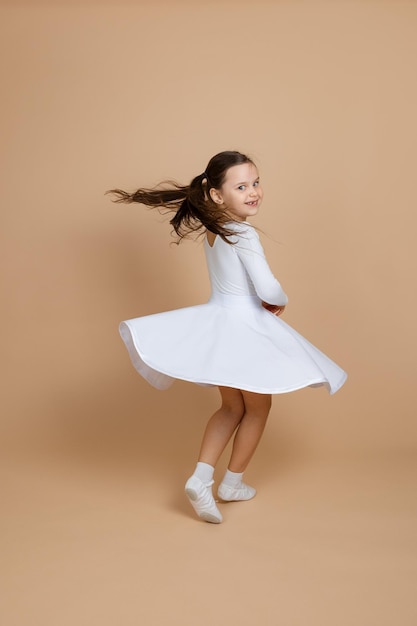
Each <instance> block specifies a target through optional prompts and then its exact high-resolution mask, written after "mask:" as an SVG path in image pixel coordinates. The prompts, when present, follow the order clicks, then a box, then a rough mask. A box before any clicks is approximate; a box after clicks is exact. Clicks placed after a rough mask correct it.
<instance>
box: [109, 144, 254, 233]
mask: <svg viewBox="0 0 417 626" xmlns="http://www.w3.org/2000/svg"><path fill="white" fill-rule="evenodd" d="M241 163H253V161H252V160H251V159H249V157H247V156H245V155H243V154H241V153H240V152H221V153H219V154H217V155H216V156H214V157H213V158H212V159H211V160H210V162H209V164H208V166H207V168H206V171H204V172H203V173H202V174H199V175H198V176H196V177H195V178H193V180H192V181H191V183H190V184H189V185H187V186H182V185H179V184H178V183H176V182H175V181H172V180H167V181H164V182H162V183H160V185H158V186H157V187H156V188H153V189H146V188H140V189H137V190H136V191H134V192H133V193H128V192H127V191H123V190H122V189H111V190H110V191H107V192H106V193H109V194H113V195H114V196H115V198H114V199H113V202H118V203H127V204H130V203H132V202H138V203H139V204H143V205H145V206H148V207H151V208H159V209H165V211H163V212H164V213H166V212H168V213H171V212H173V213H174V216H173V217H172V218H171V220H170V224H171V226H172V227H173V229H174V232H175V234H176V235H177V237H178V240H177V243H180V242H181V241H182V239H184V238H185V237H188V236H190V235H191V234H194V233H197V234H198V235H199V234H202V233H203V232H205V230H208V231H210V232H212V233H214V234H215V235H219V236H220V237H221V238H222V239H223V240H224V241H226V242H227V243H231V242H230V241H229V240H228V237H230V236H232V235H233V234H234V232H233V231H232V230H230V229H228V228H227V226H226V225H227V223H229V222H230V221H231V218H230V216H229V215H227V213H226V212H225V211H224V210H222V208H221V207H219V205H217V204H216V203H215V202H214V201H213V200H212V198H211V196H210V189H212V188H214V189H220V187H221V186H222V184H223V183H224V180H225V177H226V172H227V170H228V169H229V168H230V167H233V166H234V165H240V164H241Z"/></svg>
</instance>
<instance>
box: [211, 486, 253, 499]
mask: <svg viewBox="0 0 417 626" xmlns="http://www.w3.org/2000/svg"><path fill="white" fill-rule="evenodd" d="M217 495H218V496H219V498H221V499H222V500H225V501H226V502H236V501H238V500H251V499H252V498H254V497H255V496H256V489H255V488H254V487H249V485H245V483H242V482H241V483H240V484H239V485H238V486H237V487H229V485H225V484H224V483H221V485H219V488H218V490H217Z"/></svg>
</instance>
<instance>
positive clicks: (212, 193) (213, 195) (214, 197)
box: [210, 187, 223, 204]
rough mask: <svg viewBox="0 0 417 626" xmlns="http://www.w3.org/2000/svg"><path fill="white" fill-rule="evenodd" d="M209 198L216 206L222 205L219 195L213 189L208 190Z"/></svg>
mask: <svg viewBox="0 0 417 626" xmlns="http://www.w3.org/2000/svg"><path fill="white" fill-rule="evenodd" d="M210 197H211V199H212V200H213V202H215V203H216V204H223V198H222V196H221V193H220V192H219V191H218V190H217V189H214V187H212V188H211V189H210Z"/></svg>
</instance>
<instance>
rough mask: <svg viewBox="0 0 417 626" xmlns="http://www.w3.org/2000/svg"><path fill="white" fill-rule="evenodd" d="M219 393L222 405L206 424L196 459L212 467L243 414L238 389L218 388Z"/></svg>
mask: <svg viewBox="0 0 417 626" xmlns="http://www.w3.org/2000/svg"><path fill="white" fill-rule="evenodd" d="M219 391H220V394H221V396H222V405H221V407H220V409H219V410H218V411H216V412H215V413H214V415H213V416H212V417H211V418H210V420H209V422H208V424H207V427H206V430H205V433H204V436H203V441H202V443H201V449H200V455H199V457H198V460H199V461H201V462H203V463H208V464H209V465H212V466H213V467H215V465H216V463H217V461H218V460H219V458H220V455H221V453H222V452H223V450H224V449H225V447H226V445H227V444H228V442H229V440H230V438H231V436H232V435H233V433H234V432H235V430H236V428H237V427H238V425H239V424H240V422H241V420H242V418H243V416H244V413H245V403H244V400H243V395H242V392H241V391H240V390H239V389H232V388H231V387H219ZM245 393H246V392H245ZM252 395H256V394H252Z"/></svg>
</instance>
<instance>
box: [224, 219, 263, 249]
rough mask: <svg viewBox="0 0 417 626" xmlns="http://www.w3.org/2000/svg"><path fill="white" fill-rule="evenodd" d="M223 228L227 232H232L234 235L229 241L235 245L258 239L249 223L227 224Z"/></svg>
mask: <svg viewBox="0 0 417 626" xmlns="http://www.w3.org/2000/svg"><path fill="white" fill-rule="evenodd" d="M225 226H226V228H227V229H228V230H231V231H233V233H234V235H232V236H231V237H230V238H229V239H230V241H233V243H235V244H236V243H238V242H241V241H250V240H251V239H259V237H258V233H257V232H256V229H255V228H254V227H253V226H252V224H250V223H249V222H228V223H227V224H225Z"/></svg>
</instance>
